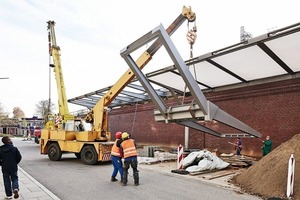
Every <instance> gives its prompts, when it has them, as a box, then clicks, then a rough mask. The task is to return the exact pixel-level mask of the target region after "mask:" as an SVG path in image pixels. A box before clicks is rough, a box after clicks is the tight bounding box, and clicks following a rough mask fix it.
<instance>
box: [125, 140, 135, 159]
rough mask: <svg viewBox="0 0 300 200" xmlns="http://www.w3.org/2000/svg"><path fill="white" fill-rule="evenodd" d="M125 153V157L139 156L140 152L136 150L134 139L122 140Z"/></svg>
mask: <svg viewBox="0 0 300 200" xmlns="http://www.w3.org/2000/svg"><path fill="white" fill-rule="evenodd" d="M122 148H123V154H124V158H128V157H130V156H137V155H138V153H137V151H136V148H135V145H134V140H133V139H127V140H124V141H123V142H122Z"/></svg>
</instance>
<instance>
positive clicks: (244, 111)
mask: <svg viewBox="0 0 300 200" xmlns="http://www.w3.org/2000/svg"><path fill="white" fill-rule="evenodd" d="M204 94H205V96H206V98H207V99H208V100H210V101H212V102H213V103H215V104H216V105H217V106H219V107H220V108H221V109H223V110H224V111H226V112H228V113H229V114H230V115H232V116H234V117H236V118H238V119H239V120H241V121H243V122H244V123H246V124H248V125H249V126H251V127H252V128H254V129H255V130H257V131H259V132H261V133H262V135H263V137H262V138H260V139H259V138H242V141H243V151H242V152H243V154H245V155H251V156H257V157H259V156H261V146H262V141H261V139H264V138H265V137H266V136H267V135H270V136H271V139H272V141H273V148H276V147H277V146H278V145H280V144H281V143H283V142H285V141H287V140H289V139H290V138H291V137H292V136H294V135H295V134H298V133H300V123H299V119H300V78H294V79H289V80H284V81H278V82H273V83H265V84H259V85H255V86H248V87H242V88H237V89H229V90H222V91H217V92H204ZM154 109H155V106H154V105H153V104H152V103H147V104H138V105H136V106H127V107H123V108H119V109H113V110H112V111H111V112H110V114H109V126H110V130H111V132H112V133H115V132H117V131H119V130H120V131H128V132H132V136H133V138H135V139H136V141H137V143H138V144H140V145H153V146H164V147H166V146H167V147H173V148H176V147H177V146H178V145H179V144H182V145H184V144H185V130H184V127H183V126H181V125H177V124H164V123H160V122H156V121H155V120H154V111H153V110H154ZM208 126H209V125H208ZM235 140H236V139H235V138H218V137H215V136H211V135H209V134H204V133H202V132H200V131H196V130H193V129H190V132H189V139H188V147H189V148H190V149H203V148H207V147H211V148H218V149H219V151H220V152H228V153H229V152H234V146H233V145H231V144H229V143H228V142H235Z"/></svg>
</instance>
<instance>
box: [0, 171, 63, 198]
mask: <svg viewBox="0 0 300 200" xmlns="http://www.w3.org/2000/svg"><path fill="white" fill-rule="evenodd" d="M18 176H19V186H20V192H19V195H20V197H19V198H18V199H25V200H50V199H55V200H57V199H59V198H58V197H57V196H55V195H54V194H53V193H52V192H50V191H49V190H48V189H47V188H45V187H44V186H43V185H42V184H40V183H39V182H38V181H36V180H35V179H34V178H33V177H31V176H30V175H29V174H27V172H25V171H24V170H23V169H22V168H20V167H19V170H18ZM5 196H6V195H5V191H4V184H3V178H2V175H1V178H0V199H5Z"/></svg>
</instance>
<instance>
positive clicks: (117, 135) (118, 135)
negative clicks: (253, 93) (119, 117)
mask: <svg viewBox="0 0 300 200" xmlns="http://www.w3.org/2000/svg"><path fill="white" fill-rule="evenodd" d="M121 137H122V132H120V131H119V132H117V133H116V139H121Z"/></svg>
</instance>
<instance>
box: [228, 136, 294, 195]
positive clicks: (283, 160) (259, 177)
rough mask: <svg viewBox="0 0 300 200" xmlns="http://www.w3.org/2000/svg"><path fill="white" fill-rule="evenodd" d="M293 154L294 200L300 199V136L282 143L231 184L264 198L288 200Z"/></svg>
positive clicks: (236, 177) (235, 178)
mask: <svg viewBox="0 0 300 200" xmlns="http://www.w3.org/2000/svg"><path fill="white" fill-rule="evenodd" d="M291 154H293V155H294V158H295V175H294V176H295V179H294V192H293V195H292V198H293V199H300V187H299V184H300V170H299V169H300V168H299V166H300V134H297V135H295V136H294V137H292V138H291V139H290V140H288V141H286V142H285V143H282V144H281V145H280V146H278V147H277V148H276V149H274V150H272V151H271V152H270V153H269V154H268V155H266V156H265V157H263V158H262V159H261V160H259V161H258V162H257V163H256V164H254V165H252V166H251V167H249V168H248V169H247V170H245V171H244V172H242V173H241V174H239V175H237V176H235V177H234V178H233V179H232V180H231V182H232V183H233V184H235V185H238V186H239V187H241V188H242V189H243V190H245V192H247V193H250V194H256V195H260V196H262V197H264V198H271V197H279V198H286V190H287V175H288V162H289V158H290V156H291Z"/></svg>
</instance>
